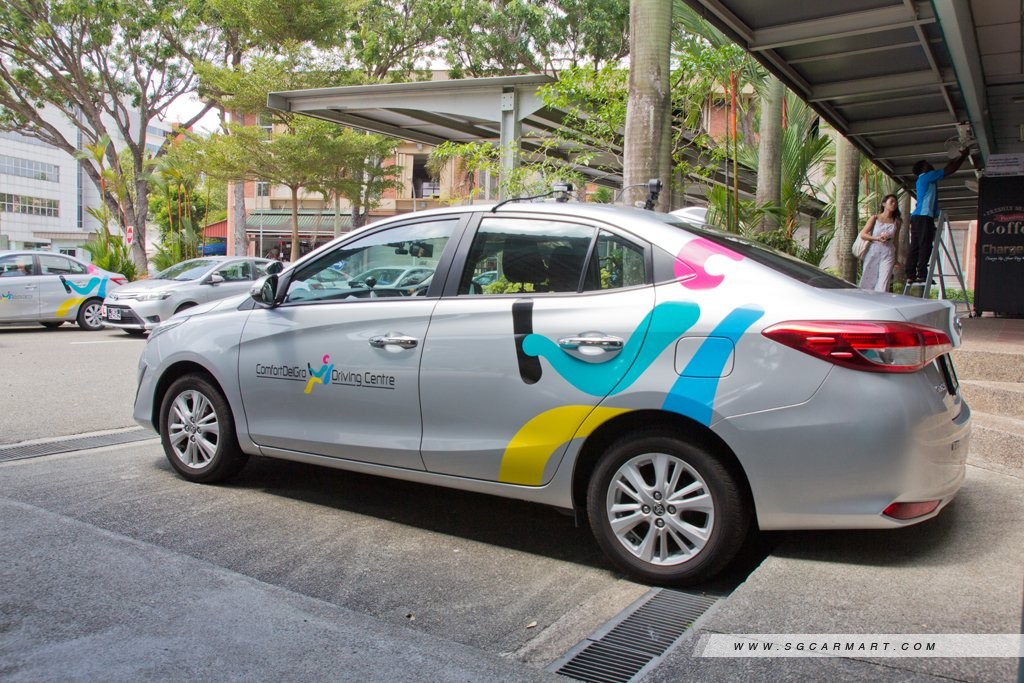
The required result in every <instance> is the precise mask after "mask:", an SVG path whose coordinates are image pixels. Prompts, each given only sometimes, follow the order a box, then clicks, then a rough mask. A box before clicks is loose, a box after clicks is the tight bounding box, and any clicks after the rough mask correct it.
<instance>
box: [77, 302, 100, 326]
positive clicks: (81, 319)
mask: <svg viewBox="0 0 1024 683" xmlns="http://www.w3.org/2000/svg"><path fill="white" fill-rule="evenodd" d="M102 305H103V302H102V301H101V300H100V299H89V300H87V301H85V302H83V303H82V305H81V306H79V307H78V318H77V321H78V326H79V327H81V328H82V329H83V330H89V331H90V332H95V331H96V330H102V329H103V323H102V322H101V320H100V306H102Z"/></svg>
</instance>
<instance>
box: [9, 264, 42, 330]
mask: <svg viewBox="0 0 1024 683" xmlns="http://www.w3.org/2000/svg"><path fill="white" fill-rule="evenodd" d="M34 269H35V263H34V259H33V257H32V255H31V254H7V255H6V256H2V257H0V320H2V321H4V322H11V321H15V320H37V319H38V318H39V278H38V277H36V276H35V275H33V273H34Z"/></svg>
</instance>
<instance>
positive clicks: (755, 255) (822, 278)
mask: <svg viewBox="0 0 1024 683" xmlns="http://www.w3.org/2000/svg"><path fill="white" fill-rule="evenodd" d="M657 215H658V217H659V218H661V219H662V220H664V221H665V222H666V223H670V224H672V225H676V226H679V227H682V228H686V230H688V231H689V232H692V233H694V234H695V235H700V236H701V237H703V238H704V239H706V240H708V241H710V242H714V243H715V244H718V245H721V246H723V247H726V248H727V249H731V250H732V251H735V252H736V253H738V254H741V255H743V256H744V257H746V258H748V259H750V260H751V261H754V262H756V263H760V264H761V265H762V266H767V267H768V268H771V269H772V270H774V271H775V272H777V273H782V274H783V275H786V276H788V277H791V278H793V279H794V280H797V281H799V282H802V283H804V284H805V285H810V286H811V287H817V288H819V289H855V288H856V285H854V284H851V283H849V282H847V281H846V280H843V279H841V278H838V277H836V276H834V275H831V274H829V273H826V272H825V271H823V270H821V269H820V268H817V267H815V266H812V265H811V264H810V263H807V262H806V261H801V260H800V259H798V258H795V257H793V256H790V255H789V254H784V253H782V252H781V251H775V250H774V249H771V248H769V247H767V246H765V245H764V244H761V243H760V242H756V241H754V240H749V239H746V238H745V237H741V236H739V235H733V234H731V233H727V232H721V231H719V230H714V229H712V228H709V227H697V226H695V225H694V224H693V223H690V222H688V221H685V220H680V219H679V218H677V217H675V216H672V215H663V214H657Z"/></svg>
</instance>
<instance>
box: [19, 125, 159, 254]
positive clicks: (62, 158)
mask: <svg viewBox="0 0 1024 683" xmlns="http://www.w3.org/2000/svg"><path fill="white" fill-rule="evenodd" d="M47 114H48V116H47V120H48V122H49V123H51V124H52V125H54V126H56V127H57V128H58V129H59V130H60V131H61V133H62V134H63V135H64V136H65V138H66V139H67V140H72V141H76V142H77V145H78V147H79V149H82V148H83V145H84V141H83V139H82V137H81V135H80V134H79V132H78V130H77V129H76V128H75V127H74V126H72V125H71V123H70V122H68V121H67V119H66V118H65V117H64V116H63V115H62V114H60V113H59V112H56V111H55V110H49V109H48V110H46V111H45V112H44V115H47ZM110 128H111V129H113V128H114V127H113V126H111V127H110ZM169 132H170V129H169V127H167V126H164V125H163V124H157V123H156V122H153V123H152V124H151V125H150V127H149V128H148V129H147V131H146V141H147V142H146V147H147V149H149V150H150V151H151V152H156V150H157V149H159V148H160V145H161V143H162V142H163V139H164V137H165V136H166V135H167V134H168V133H169ZM115 146H116V147H119V148H120V147H121V146H122V145H121V144H118V143H117V142H115ZM99 206H100V197H99V190H97V189H96V186H95V185H94V184H93V182H92V180H91V179H90V178H89V177H88V176H87V175H86V174H85V173H84V172H83V171H82V169H81V168H80V166H79V163H78V161H77V160H76V159H74V158H73V157H72V156H71V155H69V154H67V153H65V152H64V151H63V150H61V149H58V148H56V147H52V146H51V145H48V144H46V143H44V142H41V141H39V140H37V139H35V138H32V137H27V136H25V135H19V134H18V133H8V132H0V249H41V250H45V251H55V252H60V253H62V254H69V255H71V256H77V257H79V258H81V259H84V260H86V261H88V260H89V253H88V252H87V251H86V250H85V248H84V246H83V245H84V244H85V243H86V242H88V241H89V240H90V239H91V238H92V235H93V234H95V232H96V231H97V230H98V229H99V222H98V221H97V220H96V219H95V218H93V217H92V216H90V215H89V213H88V212H87V211H86V208H87V207H99Z"/></svg>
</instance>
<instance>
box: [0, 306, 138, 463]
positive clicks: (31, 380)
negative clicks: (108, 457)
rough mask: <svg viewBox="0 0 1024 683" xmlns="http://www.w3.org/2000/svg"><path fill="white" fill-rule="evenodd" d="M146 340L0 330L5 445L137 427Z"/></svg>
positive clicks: (75, 330) (73, 330) (68, 327)
mask: <svg viewBox="0 0 1024 683" xmlns="http://www.w3.org/2000/svg"><path fill="white" fill-rule="evenodd" d="M145 343H146V340H145V339H144V338H137V337H132V336H129V335H128V334H125V333H124V332H122V331H120V330H100V331H98V332H87V331H85V330H82V329H80V328H79V327H78V326H77V325H72V324H67V323H66V324H64V325H63V326H62V327H59V328H57V329H56V330H48V329H46V328H44V327H42V326H41V325H18V326H15V325H0V406H2V408H0V445H2V444H11V443H17V442H19V441H27V440H31V439H45V438H53V437H55V436H67V435H71V434H81V433H85V432H95V431H100V430H105V429H120V428H123V427H131V426H135V422H134V421H133V420H132V403H133V401H134V400H135V384H136V382H135V369H136V366H137V364H138V360H139V354H140V353H141V352H142V347H143V346H144V345H145Z"/></svg>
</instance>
